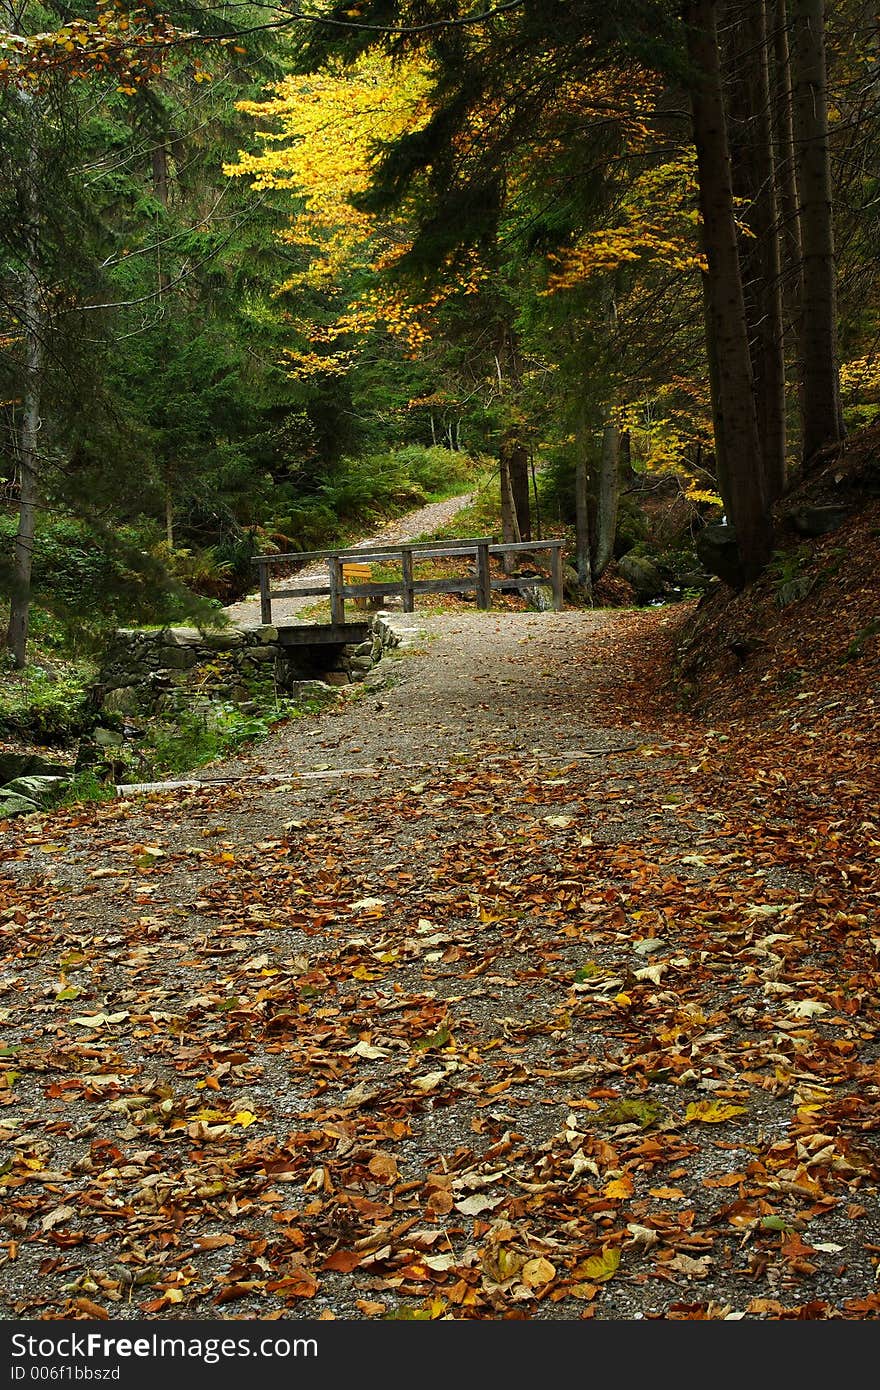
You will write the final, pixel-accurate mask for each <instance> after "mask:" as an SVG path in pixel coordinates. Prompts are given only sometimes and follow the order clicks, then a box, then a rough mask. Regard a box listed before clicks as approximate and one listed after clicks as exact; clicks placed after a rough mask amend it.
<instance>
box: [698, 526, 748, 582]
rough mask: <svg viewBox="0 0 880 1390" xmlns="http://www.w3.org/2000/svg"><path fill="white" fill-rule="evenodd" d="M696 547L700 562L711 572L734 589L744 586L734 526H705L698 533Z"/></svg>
mask: <svg viewBox="0 0 880 1390" xmlns="http://www.w3.org/2000/svg"><path fill="white" fill-rule="evenodd" d="M695 547H696V551H697V556H698V558H699V561H700V564H701V565H702V566H703V568H704V569H705V570H706V571H707V572H708V573H709V574H714V575H717V576H718V578H719V579H721V580H722V581H723V582H724V583H725V584H728V585H729V586H730V587H731V588H732V589H742V588H743V587H744V585H745V578H744V576H743V571H742V562H741V561H740V557H739V546H738V545H737V541H736V532H735V531H734V529H733V527H732V526H721V525H719V524H713V525H711V526H704V527H703V529H702V531H699V532H698V533H697V538H696V541H695Z"/></svg>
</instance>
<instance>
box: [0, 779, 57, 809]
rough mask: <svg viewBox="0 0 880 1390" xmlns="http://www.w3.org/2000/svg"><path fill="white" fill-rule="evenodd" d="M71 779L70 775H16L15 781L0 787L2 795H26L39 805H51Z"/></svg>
mask: <svg viewBox="0 0 880 1390" xmlns="http://www.w3.org/2000/svg"><path fill="white" fill-rule="evenodd" d="M69 781H70V778H69V777H16V778H15V780H14V781H13V782H7V784H6V786H5V787H0V796H3V797H9V796H19V797H24V798H26V800H28V801H34V802H36V803H37V805H38V806H49V805H51V803H52V802H53V801H54V800H55V798H56V796H57V794H58V792H59V791H60V790H61V788H62V787H65V786H67V784H68V782H69Z"/></svg>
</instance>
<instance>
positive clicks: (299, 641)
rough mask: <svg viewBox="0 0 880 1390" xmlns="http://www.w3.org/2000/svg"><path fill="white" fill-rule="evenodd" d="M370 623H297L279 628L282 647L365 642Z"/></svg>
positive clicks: (341, 644) (279, 639)
mask: <svg viewBox="0 0 880 1390" xmlns="http://www.w3.org/2000/svg"><path fill="white" fill-rule="evenodd" d="M369 635H370V624H369V623H362V622H358V623H341V624H337V623H297V624H296V626H294V625H293V624H290V625H289V626H287V627H279V628H278V642H279V645H280V646H282V647H319V646H339V647H341V646H343V645H344V644H345V643H346V642H365V641H366V639H367V638H368V637H369Z"/></svg>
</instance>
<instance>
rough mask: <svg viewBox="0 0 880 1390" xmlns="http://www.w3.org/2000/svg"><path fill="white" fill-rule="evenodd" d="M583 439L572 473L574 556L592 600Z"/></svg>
mask: <svg viewBox="0 0 880 1390" xmlns="http://www.w3.org/2000/svg"><path fill="white" fill-rule="evenodd" d="M585 442H586V441H585V440H584V439H582V440H581V441H580V447H579V448H578V454H577V463H576V464H575V475H574V508H575V557H574V563H575V568H576V570H577V577H578V584H579V586H580V588H581V589H582V590H583V592H584V595H585V596H586V597H587V598H588V599H589V601H590V602H592V598H593V577H592V573H591V569H590V470H589V466H588V463H587V451H586V448H585Z"/></svg>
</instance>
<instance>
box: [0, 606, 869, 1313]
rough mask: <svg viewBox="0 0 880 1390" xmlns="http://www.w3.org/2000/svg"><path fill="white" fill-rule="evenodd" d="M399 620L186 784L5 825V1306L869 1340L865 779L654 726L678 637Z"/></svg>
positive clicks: (663, 624) (587, 625) (780, 739)
mask: <svg viewBox="0 0 880 1390" xmlns="http://www.w3.org/2000/svg"><path fill="white" fill-rule="evenodd" d="M413 618H414V622H415V623H416V624H417V625H418V626H419V628H421V629H422V630H423V631H424V634H425V636H424V638H423V639H422V644H421V647H419V646H415V647H412V648H410V649H409V650H408V651H406V652H404V653H403V654H401V655H399V656H397V657H396V658H395V657H390V658H387V659H386V662H385V663H383V665H387V670H388V676H389V683H388V685H387V688H385V689H377V690H372V691H371V690H365V691H361V692H360V693H358V692H355V693H354V694H353V695H351V694H350V695H349V696H348V697H347V698H344V699H343V700H341V701H340V702H339V704H338V705H335V706H332V707H330V708H328V709H326V710H325V711H324V712H323V713H320V714H315V715H306V716H303V717H302V718H300V719H297V720H292V721H290V722H288V723H287V724H286V725H284V726H283V727H280V728H279V729H278V731H277V733H276V734H275V736H274V737H273V738H271V739H269V740H267V741H266V742H264V743H263V744H261V745H260V746H259V747H257V748H254V749H253V750H252V751H250V752H248V753H247V754H246V755H243V756H242V757H241V758H240V759H237V760H235V761H232V762H226V763H222V764H219V765H217V766H216V767H208V768H205V769H204V770H203V774H202V775H203V776H204V778H205V781H204V784H203V785H201V786H197V787H195V788H193V789H191V790H185V791H181V790H175V791H170V792H166V793H163V794H159V795H154V796H150V797H146V798H143V799H135V800H121V801H118V802H113V803H105V804H102V805H98V806H93V807H88V806H86V807H78V808H75V809H73V810H71V811H67V812H61V813H56V814H54V815H51V816H47V817H45V818H44V820H43V821H42V823H41V824H40V826H36V825H34V824H32V823H30V822H24V821H23V822H22V823H21V827H20V829H19V828H18V827H16V838H15V841H14V843H12V844H11V845H10V846H9V850H8V852H7V854H6V857H5V861H4V863H3V865H2V869H0V931H2V933H3V935H4V941H5V945H6V955H7V961H6V966H7V968H6V973H5V975H4V988H5V989H6V991H7V993H6V994H5V997H4V1001H3V1002H4V1004H5V1005H6V1007H4V1008H3V1009H0V1018H2V1022H3V1026H4V1033H3V1043H4V1045H5V1047H6V1053H5V1055H6V1057H7V1059H8V1061H7V1066H8V1068H9V1070H8V1071H6V1072H5V1073H4V1074H3V1079H4V1080H5V1087H6V1089H5V1091H4V1090H2V1089H0V1098H2V1097H5V1098H6V1099H5V1103H4V1108H3V1110H2V1111H0V1136H2V1138H3V1139H4V1140H5V1142H6V1143H7V1144H8V1152H9V1158H8V1159H7V1161H6V1166H5V1167H4V1169H3V1178H4V1186H5V1192H4V1202H5V1211H6V1214H5V1217H4V1224H5V1225H6V1227H7V1230H8V1232H9V1237H10V1238H9V1244H8V1253H7V1257H6V1258H5V1260H4V1259H2V1258H0V1315H2V1316H5V1317H7V1318H23V1317H24V1318H46V1317H52V1318H82V1317H89V1318H94V1317H107V1316H109V1317H111V1318H114V1319H131V1318H143V1317H147V1318H151V1319H163V1320H165V1319H167V1320H170V1321H174V1320H177V1319H180V1318H214V1317H222V1318H235V1319H250V1318H273V1317H278V1316H281V1317H298V1318H303V1317H308V1318H317V1317H321V1316H324V1317H337V1318H345V1319H370V1318H383V1317H389V1316H390V1317H393V1316H401V1317H412V1316H414V1315H415V1316H419V1317H426V1318H431V1317H446V1318H489V1319H502V1318H508V1317H515V1318H520V1317H526V1318H535V1319H572V1318H580V1317H585V1316H586V1317H591V1316H595V1317H598V1318H603V1319H615V1320H620V1319H636V1318H638V1319H641V1318H644V1317H661V1318H673V1319H675V1318H695V1319H705V1318H725V1317H727V1316H731V1315H733V1316H748V1317H758V1318H764V1317H769V1318H779V1317H791V1318H811V1319H812V1318H823V1317H829V1316H830V1317H844V1318H860V1317H866V1318H872V1317H876V1315H877V1311H878V1309H880V1299H878V1295H877V1292H876V1280H875V1273H876V1270H875V1265H876V1260H877V1254H876V1252H877V1251H878V1250H880V1200H878V1199H880V1163H878V1156H877V1152H876V1146H872V1144H871V1143H870V1136H869V1134H868V1131H870V1130H872V1129H876V1125H877V1119H876V1115H877V1107H878V1105H880V1087H878V1080H877V1077H878V1061H877V1056H878V1053H877V1047H878V1042H880V1005H878V1000H877V992H876V974H875V971H876V954H875V950H874V947H873V944H872V940H871V934H872V931H874V930H876V927H875V925H872V924H873V923H875V915H874V912H873V908H872V899H871V897H870V894H871V892H872V891H873V889H872V887H871V885H872V884H873V882H874V879H873V878H872V877H871V874H872V872H873V869H874V868H875V867H876V866H875V864H874V859H873V857H872V856H873V853H874V851H873V850H872V848H871V843H870V838H869V834H870V833H869V832H867V833H868V838H867V839H866V832H864V831H863V830H862V831H860V830H859V826H860V823H862V822H866V821H867V816H866V814H865V811H864V809H863V808H861V807H855V808H854V809H851V810H848V809H847V807H848V806H849V804H850V803H851V802H852V784H851V783H848V782H844V783H842V784H841V789H840V791H839V792H838V791H836V790H835V786H836V784H830V783H829V782H828V779H827V778H826V776H825V770H824V768H823V767H820V768H819V769H818V778H819V780H818V781H816V782H815V784H813V785H811V784H810V782H809V780H808V778H807V777H806V775H805V768H804V766H803V765H799V766H797V767H796V768H793V767H792V759H791V737H792V736H791V731H790V729H788V727H787V726H785V727H783V728H782V729H781V730H779V731H778V732H774V731H773V730H772V729H768V728H762V729H754V728H751V727H750V728H749V729H747V730H745V731H743V730H736V729H735V728H734V727H733V726H727V727H726V728H725V729H722V728H713V729H707V728H706V727H705V726H702V725H700V724H699V722H698V721H696V720H690V719H688V718H687V717H686V716H684V715H682V714H680V713H678V712H677V711H672V710H669V711H663V710H662V709H658V708H657V706H656V703H654V702H653V697H651V696H650V695H649V694H646V691H645V683H646V682H645V676H646V672H648V671H650V670H651V669H653V668H657V669H665V668H666V667H667V666H668V661H669V650H668V647H669V638H670V635H671V632H672V631H673V629H674V626H675V623H676V622H677V621H678V614H677V613H670V611H669V610H655V611H651V612H646V611H641V612H626V611H610V610H599V611H595V612H589V611H566V612H563V613H559V614H555V613H512V612H510V611H500V610H499V611H490V612H477V611H475V610H473V609H472V608H465V607H464V606H462V608H461V611H460V612H456V613H452V612H446V613H444V614H443V615H441V616H434V615H431V614H426V615H424V616H423V615H421V614H419V613H418V612H417V613H416V614H415V615H413ZM379 670H380V672H381V671H382V666H380V668H379ZM351 690H352V691H354V687H352V688H351ZM755 740H760V742H758V741H755ZM267 775H268V776H271V777H272V778H274V779H275V780H272V781H261V780H259V779H260V778H261V777H264V776H267ZM212 778H215V779H218V780H216V781H212V780H211V779H212ZM221 779H222V780H221ZM228 779H234V780H228ZM829 822H830V824H831V826H832V827H833V830H831V829H829V824H828V823H829ZM860 835H861V839H860V838H859V836H860ZM10 1252H11V1253H10ZM414 1310H416V1311H415V1312H414Z"/></svg>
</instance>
